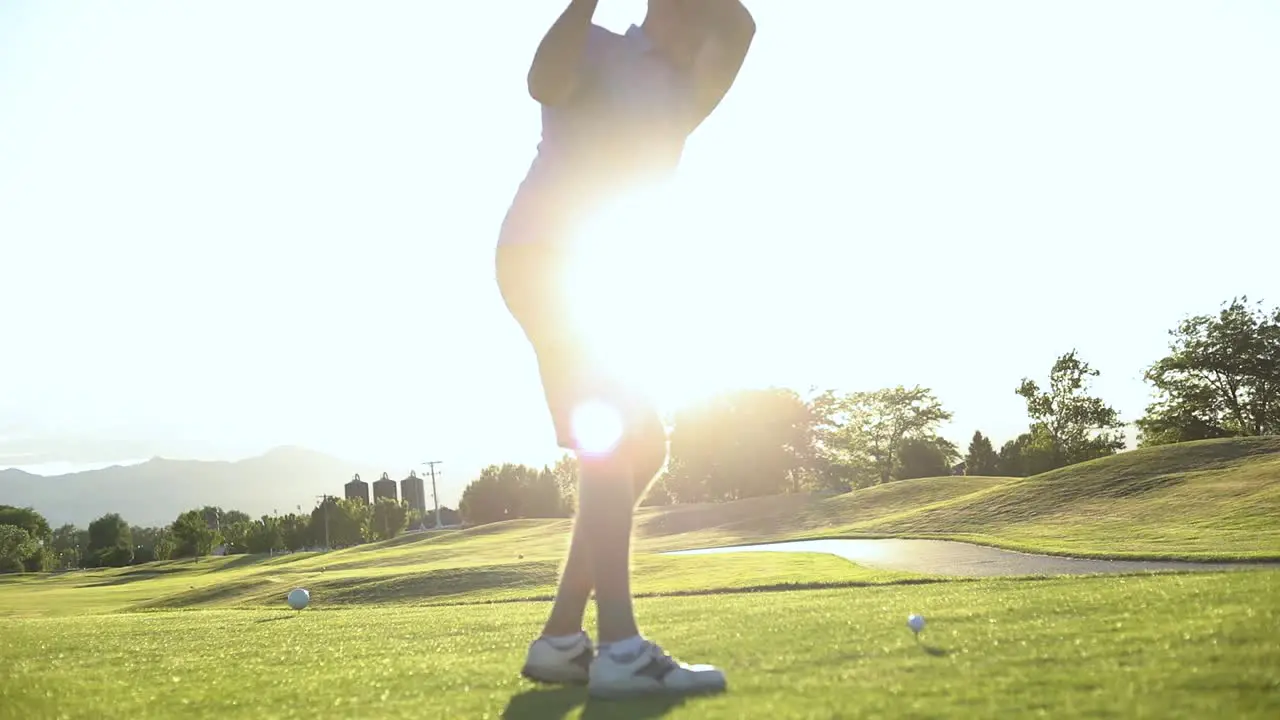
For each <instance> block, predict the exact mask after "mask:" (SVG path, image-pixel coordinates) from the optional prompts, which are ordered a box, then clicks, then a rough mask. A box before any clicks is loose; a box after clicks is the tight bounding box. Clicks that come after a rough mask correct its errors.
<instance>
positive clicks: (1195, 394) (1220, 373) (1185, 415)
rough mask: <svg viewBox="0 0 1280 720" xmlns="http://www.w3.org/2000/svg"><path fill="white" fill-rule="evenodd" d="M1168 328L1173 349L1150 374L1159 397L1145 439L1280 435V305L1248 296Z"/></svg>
mask: <svg viewBox="0 0 1280 720" xmlns="http://www.w3.org/2000/svg"><path fill="white" fill-rule="evenodd" d="M1169 334H1170V335H1171V336H1172V337H1173V341H1172V342H1171V343H1170V345H1169V354H1168V355H1167V356H1165V357H1163V358H1161V359H1160V360H1158V361H1156V362H1155V363H1154V364H1153V365H1151V367H1149V368H1147V371H1146V373H1145V377H1146V380H1147V382H1149V383H1151V384H1152V385H1154V386H1155V402H1153V403H1152V404H1151V405H1149V406H1148V407H1147V414H1146V416H1145V417H1143V418H1142V419H1141V420H1138V421H1137V425H1138V429H1139V444H1141V445H1164V444H1168V443H1174V442H1185V441H1188V440H1203V439H1207V438H1215V437H1232V436H1240V435H1245V436H1248V435H1271V434H1280V307H1277V308H1275V309H1273V310H1270V311H1267V310H1264V309H1262V306H1261V303H1253V304H1250V303H1249V301H1248V298H1247V297H1242V298H1238V299H1234V300H1232V301H1231V302H1230V303H1226V304H1225V305H1224V307H1223V308H1222V310H1221V311H1220V312H1219V313H1218V315H1217V316H1212V315H1198V316H1195V317H1192V318H1189V319H1187V320H1184V321H1183V322H1181V323H1179V325H1178V326H1177V327H1176V328H1174V329H1173V330H1171V331H1170V332H1169Z"/></svg>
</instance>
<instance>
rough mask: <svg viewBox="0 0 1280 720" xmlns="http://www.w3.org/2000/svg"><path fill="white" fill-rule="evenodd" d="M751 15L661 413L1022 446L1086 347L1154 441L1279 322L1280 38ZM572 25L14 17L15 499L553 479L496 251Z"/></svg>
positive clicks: (619, 19) (1146, 7) (221, 11)
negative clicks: (928, 402) (712, 406)
mask: <svg viewBox="0 0 1280 720" xmlns="http://www.w3.org/2000/svg"><path fill="white" fill-rule="evenodd" d="M643 5H644V4H643V0H626V1H624V0H601V2H600V9H599V11H598V14H597V22H599V23H600V24H601V25H604V26H606V27H609V28H611V29H614V30H619V31H621V30H623V29H625V28H626V27H627V25H628V24H629V23H630V22H632V21H635V22H638V21H639V20H640V18H641V17H642V14H643ZM749 6H750V8H751V9H752V11H753V13H754V15H755V17H756V20H757V25H758V28H759V30H758V34H757V37H756V41H755V46H754V48H753V50H752V53H751V55H750V57H749V58H748V60H747V62H746V64H745V66H744V68H743V70H742V74H741V76H740V78H739V81H738V84H737V86H736V87H735V88H734V89H733V91H732V92H731V93H730V95H729V96H728V98H727V99H726V100H725V101H724V103H723V104H722V105H721V106H720V108H719V110H718V111H717V113H716V114H715V115H714V116H713V117H712V118H711V119H710V120H708V121H707V122H706V123H705V124H704V125H703V126H702V127H701V128H700V129H699V130H698V131H697V132H696V133H695V135H694V136H693V137H692V138H691V139H690V142H689V145H688V148H687V151H686V154H685V159H684V162H683V164H682V167H681V169H680V171H679V173H678V175H677V176H676V178H675V179H674V180H673V181H672V183H671V186H670V187H669V191H670V192H669V197H670V198H672V200H671V205H670V207H671V210H670V215H669V217H666V218H664V221H665V222H667V223H668V224H670V225H676V226H678V227H680V228H681V232H680V233H679V234H677V235H673V236H672V237H671V238H668V241H667V242H668V244H667V245H664V246H663V247H671V243H676V244H679V243H686V244H687V246H688V252H686V253H684V254H683V255H682V257H685V258H686V262H684V263H683V264H682V265H680V266H679V267H675V268H670V267H668V268H666V269H661V268H660V269H659V270H657V271H656V272H655V278H654V281H653V285H654V288H655V291H654V292H655V297H658V298H666V304H665V305H660V306H661V307H664V308H667V309H668V310H674V309H676V308H680V309H682V310H683V311H685V312H683V314H682V317H684V318H685V319H684V320H683V321H681V322H676V323H673V325H672V327H671V329H670V337H671V338H672V340H671V343H670V351H666V352H662V353H660V354H659V355H660V357H661V358H662V362H661V363H659V365H660V366H661V367H659V368H657V369H654V370H652V371H651V372H650V373H649V375H648V376H647V377H646V378H645V381H646V382H647V383H648V385H649V386H650V387H651V389H653V390H654V391H655V393H657V394H658V395H659V397H661V398H662V399H663V402H664V404H666V405H668V406H673V405H678V404H679V403H680V402H684V401H689V400H692V399H696V398H697V397H700V396H704V395H706V394H709V393H711V392H714V391H716V390H720V389H726V388H732V387H762V386H785V387H792V388H795V389H797V390H801V391H804V390H807V389H808V388H811V387H818V388H834V389H839V390H845V391H856V390H871V389H876V388H879V387H886V386H892V385H898V384H903V385H907V386H911V385H915V384H920V385H923V386H926V387H929V388H932V389H933V390H934V391H935V393H936V394H937V395H938V397H939V398H940V399H941V400H942V401H943V403H944V404H945V406H946V407H947V408H948V409H950V410H951V411H953V412H954V420H953V421H952V422H951V423H950V424H949V425H947V426H946V427H944V429H943V433H944V435H946V436H948V437H950V438H951V439H952V440H953V441H955V442H957V443H960V444H961V445H962V446H963V445H964V444H966V443H967V441H968V438H969V437H970V436H971V435H972V433H973V431H974V430H976V429H981V430H982V431H983V432H984V433H986V434H988V435H990V436H992V437H993V438H994V439H995V441H996V442H997V443H999V442H1003V441H1004V440H1007V439H1009V438H1011V437H1013V436H1015V435H1016V434H1017V433H1019V432H1020V431H1021V430H1022V429H1024V428H1025V426H1026V423H1027V418H1026V415H1025V407H1024V405H1023V404H1022V401H1021V399H1020V398H1018V397H1017V396H1015V395H1014V392H1013V389H1014V388H1015V387H1016V386H1017V384H1018V382H1019V381H1020V380H1021V378H1023V377H1025V376H1031V377H1034V378H1037V379H1040V380H1041V382H1043V378H1044V377H1045V375H1046V374H1047V372H1048V369H1049V367H1050V365H1051V364H1052V362H1053V360H1054V359H1055V358H1056V357H1057V356H1058V355H1060V354H1062V353H1065V352H1067V351H1070V350H1072V349H1078V350H1079V352H1080V354H1081V355H1082V356H1083V357H1084V358H1085V359H1086V360H1087V361H1088V362H1089V363H1091V364H1092V365H1093V366H1094V367H1095V368H1097V369H1098V370H1100V371H1101V373H1102V374H1101V376H1100V377H1099V378H1098V379H1097V381H1096V382H1095V386H1094V388H1095V390H1096V392H1097V393H1098V394H1099V395H1101V396H1102V397H1103V398H1104V399H1106V400H1107V401H1108V402H1110V403H1111V404H1113V405H1114V406H1115V407H1116V408H1117V409H1119V410H1120V412H1121V415H1122V417H1123V418H1124V419H1126V420H1130V421H1131V420H1133V419H1135V418H1137V417H1139V416H1140V415H1141V414H1142V411H1143V409H1144V407H1145V406H1146V404H1147V402H1148V401H1149V392H1148V388H1147V386H1146V385H1145V384H1144V383H1143V382H1142V372H1143V368H1144V367H1146V366H1147V365H1149V364H1150V363H1151V362H1152V361H1154V360H1156V359H1157V358H1158V357H1160V355H1161V354H1162V353H1163V351H1164V350H1165V349H1166V347H1167V342H1168V337H1167V331H1168V330H1169V329H1170V328H1172V327H1173V326H1174V325H1175V324H1176V323H1177V322H1178V321H1179V320H1180V319H1182V318H1183V317H1186V316H1187V315H1191V314H1201V313H1210V312H1214V311H1215V310H1216V309H1217V308H1218V307H1219V305H1220V304H1221V303H1222V302H1224V301H1227V300H1229V299H1231V298H1232V297H1234V296H1238V295H1248V296H1250V297H1252V298H1255V299H1264V300H1267V301H1268V304H1269V305H1270V304H1274V303H1275V302H1277V301H1280V279H1277V278H1280V275H1278V274H1277V272H1276V268H1277V267H1280V201H1277V198H1280V133H1278V132H1276V128H1280V92H1277V87H1276V82H1275V78H1276V76H1277V73H1278V72H1280V42H1278V41H1277V38H1280V5H1277V4H1276V3H1269V2H1261V1H1259V2H1222V3H1202V2H1173V1H1169V0H1161V1H1158V2H1115V1H1107V2H1101V1H1097V2H1077V3H1024V2H1014V1H1009V2H970V3H963V4H957V3H947V2H913V3H838V2H817V1H816V0H807V1H806V2H781V1H779V0H769V1H767V2H766V1H764V0H757V1H756V2H753V3H749ZM499 8H500V10H499ZM562 9H563V8H562V4H561V3H560V2H558V1H551V0H524V1H522V2H502V3H498V4H493V3H421V2H409V1H403V2H379V3H361V4H354V3H339V2H305V3H304V2H283V1H281V2H249V1H248V0H241V1H239V2H222V3H170V2H161V1H159V0H135V1H134V2H130V3H93V2H85V1H79V2H77V1H72V0H69V1H68V2H61V3H44V2H38V1H36V0H8V1H7V2H3V3H0V278H2V280H0V467H3V466H4V465H17V466H24V467H28V468H36V469H40V468H46V469H49V468H59V469H65V468H68V467H86V466H97V465H101V464H105V463H110V462H113V461H126V460H136V459H140V458H146V457H151V456H153V455H164V456H166V457H189V458H208V459H214V458H220V459H236V458H240V457H246V456H251V455H254V454H258V453H261V452H263V451H265V450H267V449H269V448H271V447H274V446H278V445H284V444H293V445H302V446H306V447H309V448H312V449H315V450H319V451H322V452H326V453H329V454H332V455H335V456H338V457H342V458H345V459H349V460H353V461H359V462H371V463H385V464H386V465H387V468H388V470H389V471H397V472H398V471H401V470H403V469H407V468H410V467H413V466H416V465H417V464H418V463H420V462H422V461H425V460H442V461H444V465H443V466H442V469H443V470H444V471H445V483H444V486H445V487H444V491H443V492H442V495H444V496H445V498H447V497H448V496H449V495H450V494H452V493H456V492H458V491H459V490H460V489H461V487H462V485H463V484H465V482H466V480H468V479H469V477H467V476H468V475H469V474H470V473H471V472H473V471H474V469H476V468H479V467H480V466H482V465H484V464H487V463H490V462H501V461H513V462H537V463H541V462H545V461H548V460H554V458H555V457H556V456H557V455H558V454H559V453H558V451H557V450H556V449H555V447H554V444H553V441H552V435H551V430H550V422H549V418H548V416H547V412H546V409H545V406H544V403H543V397H542V394H541V390H540V388H539V385H538V380H537V374H536V368H535V366H534V363H533V358H532V355H531V352H530V350H529V349H528V347H527V344H526V342H525V340H524V337H523V335H522V334H521V333H520V330H519V328H518V327H517V326H516V325H515V323H514V321H512V320H511V319H510V317H509V316H508V314H507V312H506V309H505V307H504V306H503V304H502V301H501V299H500V297H499V295H498V293H497V290H496V287H495V284H494V280H493V250H494V243H495V240H496V235H497V230H498V226H499V224H500V222H501V220H502V216H503V213H504V212H505V211H506V208H507V206H508V204H509V202H510V200H511V198H512V195H513V193H514V191H515V189H516V186H517V184H518V183H519V182H520V180H521V179H522V177H523V174H524V172H525V171H526V170H527V168H528V164H529V162H530V161H531V159H532V157H533V153H534V149H535V146H536V143H537V140H538V133H539V125H538V112H537V107H536V105H535V104H534V102H533V101H532V100H530V99H529V98H528V96H527V94H526V92H525V86H524V82H525V73H526V71H527V69H528V63H529V61H530V59H531V58H532V54H533V51H534V49H535V48H536V46H537V44H538V41H539V40H540V39H541V36H542V34H543V32H544V31H545V30H546V28H547V27H548V26H549V25H550V23H551V22H552V21H553V19H554V18H555V17H556V15H557V14H558V13H559V12H560V11H561V10H562ZM500 13H501V15H500V16H499V14H500ZM619 217H624V216H619ZM681 278H684V279H688V278H697V279H698V284H697V287H696V292H691V291H688V290H686V291H684V292H682V293H680V294H678V295H676V294H674V293H664V292H662V290H661V287H662V286H663V285H666V284H668V283H671V282H677V281H679V280H680V279H681ZM684 287H686V288H687V287H689V286H688V285H685V286H684ZM655 367H656V366H655Z"/></svg>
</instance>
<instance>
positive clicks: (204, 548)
mask: <svg viewBox="0 0 1280 720" xmlns="http://www.w3.org/2000/svg"><path fill="white" fill-rule="evenodd" d="M215 521H216V518H215ZM209 524H210V518H209V515H208V514H207V513H205V512H204V511H203V510H188V511H186V512H184V513H182V514H181V515H179V516H178V519H177V520H174V521H173V525H172V526H171V530H172V533H173V541H174V547H173V557H191V558H200V557H204V556H205V555H208V554H209V553H211V552H213V548H214V546H216V545H217V544H218V541H219V540H220V539H221V538H219V537H218V533H217V531H216V530H214V529H213V528H212V527H210V526H209Z"/></svg>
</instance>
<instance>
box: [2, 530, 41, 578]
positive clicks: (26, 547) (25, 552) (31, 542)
mask: <svg viewBox="0 0 1280 720" xmlns="http://www.w3.org/2000/svg"><path fill="white" fill-rule="evenodd" d="M37 549H38V545H37V544H36V541H35V538H33V537H31V533H29V532H27V530H26V528H23V527H21V526H18V525H0V574H2V573H20V572H22V571H23V570H24V569H25V565H24V563H25V562H26V560H27V558H29V557H31V555H32V554H34V553H35V552H36V550H37Z"/></svg>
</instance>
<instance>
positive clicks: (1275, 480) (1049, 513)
mask: <svg viewBox="0 0 1280 720" xmlns="http://www.w3.org/2000/svg"><path fill="white" fill-rule="evenodd" d="M847 529H848V530H851V531H855V532H858V531H861V532H870V533H883V534H892V535H929V534H939V535H945V536H950V537H958V538H962V539H970V540H975V541H978V542H984V543H989V544H995V545H1002V546H1006V547H1012V548H1015V549H1025V550H1034V551H1037V552H1048V553H1058V554H1068V555H1078V556H1097V557H1150V558H1163V557H1168V558H1189V559H1201V560H1207V559H1264V558H1265V559H1275V558H1280V437H1260V438H1241V439H1227V440H1207V441H1203V442H1194V443H1184V444H1180V445H1169V446H1165V447H1155V448H1146V449H1142V450H1134V451H1132V452H1127V453H1123V454H1121V455H1116V456H1114V457H1109V458H1103V459H1101V460H1095V461H1093V462H1088V463H1081V464H1079V465H1074V466H1071V467H1067V468H1062V469H1060V470H1055V471H1053V472H1049V473H1044V474H1043V475H1037V476H1035V477H1031V478H1027V479H1025V480H1016V481H1012V482H1007V483H1002V484H1000V485H997V486H994V487H992V488H989V489H987V490H984V491H981V492H977V493H972V494H969V495H965V496H962V497H958V498H955V499H953V500H949V501H944V502H939V503H934V504H931V505H928V506H924V507H920V508H917V509H914V510H907V511H904V512H901V513H897V514H894V515H889V516H882V517H879V518H876V519H874V520H870V521H865V522H859V523H853V524H851V525H850V526H849V527H848V528H847Z"/></svg>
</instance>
